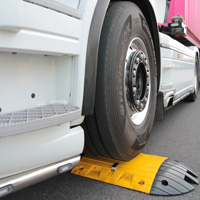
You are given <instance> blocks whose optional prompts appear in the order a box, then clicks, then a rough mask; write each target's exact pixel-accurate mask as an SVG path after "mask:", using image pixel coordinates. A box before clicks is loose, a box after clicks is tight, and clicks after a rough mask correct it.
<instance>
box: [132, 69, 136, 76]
mask: <svg viewBox="0 0 200 200" xmlns="http://www.w3.org/2000/svg"><path fill="white" fill-rule="evenodd" d="M133 77H136V70H135V69H134V70H133Z"/></svg>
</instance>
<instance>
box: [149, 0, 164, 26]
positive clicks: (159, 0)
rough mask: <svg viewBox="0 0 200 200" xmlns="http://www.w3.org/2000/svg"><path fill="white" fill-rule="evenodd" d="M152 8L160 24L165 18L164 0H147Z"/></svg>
mask: <svg viewBox="0 0 200 200" xmlns="http://www.w3.org/2000/svg"><path fill="white" fill-rule="evenodd" d="M149 1H150V2H151V5H152V7H153V9H154V13H155V15H156V19H157V23H158V24H162V23H163V22H164V19H165V9H166V0H149Z"/></svg>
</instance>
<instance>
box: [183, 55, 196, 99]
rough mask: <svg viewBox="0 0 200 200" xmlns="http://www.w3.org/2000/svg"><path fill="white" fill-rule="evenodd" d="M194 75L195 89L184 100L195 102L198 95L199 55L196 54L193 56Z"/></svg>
mask: <svg viewBox="0 0 200 200" xmlns="http://www.w3.org/2000/svg"><path fill="white" fill-rule="evenodd" d="M194 77H195V81H196V83H195V89H194V92H192V93H191V94H190V95H189V96H188V97H186V98H185V100H186V101H190V102H195V101H196V99H197V95H198V90H199V57H198V55H196V57H195V68H194Z"/></svg>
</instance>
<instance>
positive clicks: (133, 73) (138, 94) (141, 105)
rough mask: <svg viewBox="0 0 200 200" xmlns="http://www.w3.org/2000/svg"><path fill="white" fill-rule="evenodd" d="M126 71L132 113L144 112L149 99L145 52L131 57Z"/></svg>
mask: <svg viewBox="0 0 200 200" xmlns="http://www.w3.org/2000/svg"><path fill="white" fill-rule="evenodd" d="M126 70H127V80H128V87H127V94H126V96H127V100H128V105H129V107H130V109H131V110H132V111H134V112H142V111H143V110H144V109H145V107H146V105H147V101H148V98H149V67H148V60H147V57H146V56H145V54H144V52H142V51H135V52H133V53H132V54H131V55H130V56H129V59H128V62H127V67H126Z"/></svg>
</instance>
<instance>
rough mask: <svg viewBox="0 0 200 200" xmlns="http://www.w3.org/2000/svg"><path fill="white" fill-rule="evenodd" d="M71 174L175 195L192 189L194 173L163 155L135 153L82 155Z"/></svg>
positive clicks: (145, 190) (155, 193)
mask: <svg viewBox="0 0 200 200" xmlns="http://www.w3.org/2000/svg"><path fill="white" fill-rule="evenodd" d="M72 173H73V174H76V175H80V176H84V177H87V178H91V179H95V180H98V181H103V182H106V183H110V184H113V185H117V186H121V187H125V188H129V189H132V190H137V191H141V192H144V193H147V194H153V195H165V196H166V195H179V194H184V193H188V192H190V191H192V190H194V187H193V186H192V185H191V184H189V183H195V184H198V183H199V182H198V179H197V178H198V177H197V175H196V174H195V173H194V172H193V171H192V170H190V169H189V168H187V167H185V166H184V165H183V164H182V163H180V162H178V161H170V160H168V158H167V157H160V156H154V155H147V154H142V153H141V154H139V155H138V156H137V157H135V158H134V159H133V160H131V161H127V162H126V161H118V160H112V159H108V158H100V157H93V156H85V157H83V158H82V159H81V161H80V162H79V164H78V165H77V166H76V167H75V168H74V169H73V170H72Z"/></svg>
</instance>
